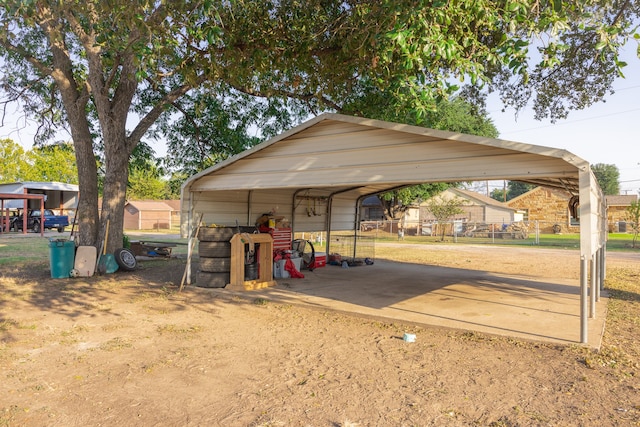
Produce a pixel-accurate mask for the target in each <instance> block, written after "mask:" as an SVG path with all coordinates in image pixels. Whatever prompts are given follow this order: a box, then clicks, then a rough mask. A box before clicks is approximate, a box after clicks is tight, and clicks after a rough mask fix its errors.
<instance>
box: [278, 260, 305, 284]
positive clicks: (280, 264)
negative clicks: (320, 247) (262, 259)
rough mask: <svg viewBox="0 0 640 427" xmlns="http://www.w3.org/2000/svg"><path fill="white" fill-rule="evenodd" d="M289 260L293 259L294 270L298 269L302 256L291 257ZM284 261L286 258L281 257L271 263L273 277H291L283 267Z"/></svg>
mask: <svg viewBox="0 0 640 427" xmlns="http://www.w3.org/2000/svg"><path fill="white" fill-rule="evenodd" d="M291 261H293V265H294V266H295V267H296V270H298V271H300V266H301V263H302V258H291ZM286 263H287V260H286V259H281V260H280V261H276V262H274V263H273V277H274V278H275V279H288V278H289V277H291V274H289V272H288V271H287V270H285V268H284V266H285V264H286Z"/></svg>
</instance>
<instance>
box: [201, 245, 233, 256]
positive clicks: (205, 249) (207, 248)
mask: <svg viewBox="0 0 640 427" xmlns="http://www.w3.org/2000/svg"><path fill="white" fill-rule="evenodd" d="M198 255H199V256H200V258H229V257H231V243H229V242H200V243H199V244H198Z"/></svg>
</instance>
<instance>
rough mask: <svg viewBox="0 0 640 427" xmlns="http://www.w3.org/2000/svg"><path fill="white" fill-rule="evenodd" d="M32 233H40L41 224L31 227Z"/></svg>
mask: <svg viewBox="0 0 640 427" xmlns="http://www.w3.org/2000/svg"><path fill="white" fill-rule="evenodd" d="M31 231H33V232H34V233H39V232H40V223H39V222H34V223H33V225H32V226H31Z"/></svg>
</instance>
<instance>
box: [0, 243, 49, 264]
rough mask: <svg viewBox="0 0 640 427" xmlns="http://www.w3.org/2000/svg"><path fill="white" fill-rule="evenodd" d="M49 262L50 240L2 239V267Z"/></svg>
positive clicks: (0, 246) (0, 258)
mask: <svg viewBox="0 0 640 427" xmlns="http://www.w3.org/2000/svg"><path fill="white" fill-rule="evenodd" d="M48 260H49V239H48V238H46V237H45V238H42V237H11V238H8V237H6V238H0V266H22V265H24V264H27V263H28V264H31V263H32V262H38V261H40V262H43V261H47V262H48Z"/></svg>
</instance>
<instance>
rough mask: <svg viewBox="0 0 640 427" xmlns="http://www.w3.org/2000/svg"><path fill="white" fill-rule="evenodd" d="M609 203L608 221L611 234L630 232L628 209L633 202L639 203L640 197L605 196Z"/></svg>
mask: <svg viewBox="0 0 640 427" xmlns="http://www.w3.org/2000/svg"><path fill="white" fill-rule="evenodd" d="M605 199H606V201H607V221H608V223H609V232H610V233H612V232H613V233H617V232H622V233H624V232H626V231H628V227H627V222H629V219H628V218H627V217H628V213H627V208H628V207H629V206H631V202H637V201H638V196H637V195H636V194H632V195H619V196H605Z"/></svg>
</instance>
